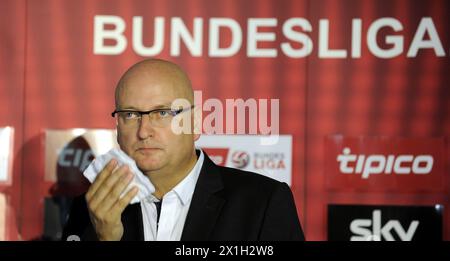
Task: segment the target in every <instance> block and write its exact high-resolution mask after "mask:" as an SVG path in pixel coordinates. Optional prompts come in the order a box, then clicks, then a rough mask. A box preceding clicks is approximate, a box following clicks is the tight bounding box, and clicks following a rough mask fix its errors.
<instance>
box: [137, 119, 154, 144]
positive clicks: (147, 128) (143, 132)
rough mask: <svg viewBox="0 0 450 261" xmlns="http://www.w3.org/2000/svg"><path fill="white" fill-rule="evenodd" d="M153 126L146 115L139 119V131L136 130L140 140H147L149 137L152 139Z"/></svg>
mask: <svg viewBox="0 0 450 261" xmlns="http://www.w3.org/2000/svg"><path fill="white" fill-rule="evenodd" d="M153 127H154V126H152V123H151V121H150V117H149V116H148V114H144V115H142V117H141V120H140V121H139V129H138V136H139V138H140V139H147V138H149V137H153V135H154V128H153Z"/></svg>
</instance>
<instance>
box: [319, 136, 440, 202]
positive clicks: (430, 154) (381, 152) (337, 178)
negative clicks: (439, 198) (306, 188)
mask: <svg viewBox="0 0 450 261" xmlns="http://www.w3.org/2000/svg"><path fill="white" fill-rule="evenodd" d="M446 159H447V157H446V150H445V142H444V139H443V138H421V139H408V138H386V137H384V138H383V137H380V138H376V137H359V138H353V137H344V136H342V135H334V136H329V137H327V138H326V139H325V175H326V182H327V188H328V189H330V190H335V191H365V192H393V193H402V192H416V193H424V192H443V191H444V189H445V188H446V184H445V183H444V176H445V173H447V172H448V170H447V166H446Z"/></svg>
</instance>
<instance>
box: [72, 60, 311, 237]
mask: <svg viewBox="0 0 450 261" xmlns="http://www.w3.org/2000/svg"><path fill="white" fill-rule="evenodd" d="M180 98H182V99H186V100H188V101H189V102H190V103H191V104H193V92H192V87H191V85H190V81H189V79H188V77H187V76H186V74H185V73H184V72H183V71H182V70H181V69H180V68H179V67H178V66H177V65H175V64H173V63H170V62H167V61H162V60H156V59H149V60H144V61H142V62H140V63H137V64H136V65H134V66H133V67H131V68H130V69H129V70H128V71H127V72H126V73H125V74H124V76H122V78H121V80H120V81H119V83H118V86H117V88H116V110H115V111H114V113H113V115H114V116H117V131H118V143H119V145H120V147H121V149H122V150H123V151H124V152H125V153H127V154H128V155H129V156H130V157H131V158H133V159H134V160H135V161H136V164H137V166H138V167H139V169H140V170H141V171H142V172H143V173H144V174H145V175H146V176H147V177H148V178H149V179H150V180H151V182H152V183H153V185H154V186H155V189H156V191H155V193H153V196H154V197H156V198H157V199H160V200H163V199H164V196H165V195H167V193H169V192H171V191H173V188H174V187H176V186H177V185H178V184H180V183H181V182H182V181H183V180H186V177H188V176H189V175H193V174H192V172H193V169H195V168H194V167H195V166H197V165H198V162H197V161H198V160H199V155H200V151H196V150H195V147H194V141H195V140H197V139H198V138H199V134H196V132H195V131H194V130H192V133H182V134H176V133H174V131H173V129H172V128H173V124H172V125H170V124H171V123H173V122H172V120H173V119H174V118H175V117H177V115H178V114H181V113H188V112H187V111H188V110H189V109H192V108H193V107H190V108H186V107H184V108H183V109H180V110H173V103H172V106H170V105H169V104H170V102H173V101H174V100H175V99H180ZM168 103H169V104H168ZM168 106H169V107H168ZM167 107H168V108H167ZM138 110H140V111H138ZM190 113H191V114H190V115H188V117H189V118H188V119H190V120H192V123H193V125H195V124H196V123H194V121H195V117H194V112H193V110H191V112H190ZM147 115H148V116H149V117H148V118H145V117H144V116H147ZM202 159H203V164H202V165H201V169H200V171H199V174H198V176H195V177H196V180H195V185H194V186H192V190H193V194H191V195H192V198H191V199H190V205H189V208H188V210H187V214H186V215H185V219H180V220H182V221H181V222H184V224H181V228H182V230H180V232H181V237H179V238H177V239H180V240H264V241H271V240H304V236H303V231H302V228H301V225H300V222H299V219H298V215H297V210H296V207H295V203H294V199H293V196H292V193H291V190H290V188H289V187H288V186H287V184H285V183H281V182H278V181H275V180H273V179H270V178H268V177H264V176H262V175H259V174H256V173H250V172H245V171H241V170H237V169H232V168H226V167H220V166H217V165H215V164H214V163H213V162H212V161H211V160H210V159H209V157H208V156H207V155H206V154H205V153H203V157H202ZM116 166H117V162H116V161H114V160H112V161H111V162H109V163H108V164H107V166H106V167H105V168H104V169H103V170H102V171H101V172H100V173H99V175H98V176H97V178H96V180H95V181H94V182H93V184H92V185H91V186H90V188H89V190H88V191H87V193H86V194H85V195H84V196H83V197H79V198H77V199H75V200H74V203H73V205H72V210H71V213H70V215H69V220H68V222H67V224H66V226H65V228H64V232H63V240H66V239H67V238H70V236H71V235H75V236H77V237H80V239H81V240H145V237H144V234H145V233H144V231H148V227H147V228H146V227H145V226H149V225H148V222H147V220H144V215H143V214H142V213H143V212H142V209H141V206H142V205H140V204H129V203H130V201H131V199H132V198H133V197H134V196H135V195H136V194H137V189H132V190H130V191H128V192H127V193H125V196H123V197H120V195H121V194H122V193H123V192H124V191H125V188H126V187H127V186H128V184H129V183H130V181H131V177H132V174H131V173H129V170H128V169H127V167H124V166H122V167H120V168H116ZM190 177H192V176H190ZM174 213H179V211H178V212H174ZM158 218H159V215H158ZM178 227H179V226H178ZM146 229H147V230H146Z"/></svg>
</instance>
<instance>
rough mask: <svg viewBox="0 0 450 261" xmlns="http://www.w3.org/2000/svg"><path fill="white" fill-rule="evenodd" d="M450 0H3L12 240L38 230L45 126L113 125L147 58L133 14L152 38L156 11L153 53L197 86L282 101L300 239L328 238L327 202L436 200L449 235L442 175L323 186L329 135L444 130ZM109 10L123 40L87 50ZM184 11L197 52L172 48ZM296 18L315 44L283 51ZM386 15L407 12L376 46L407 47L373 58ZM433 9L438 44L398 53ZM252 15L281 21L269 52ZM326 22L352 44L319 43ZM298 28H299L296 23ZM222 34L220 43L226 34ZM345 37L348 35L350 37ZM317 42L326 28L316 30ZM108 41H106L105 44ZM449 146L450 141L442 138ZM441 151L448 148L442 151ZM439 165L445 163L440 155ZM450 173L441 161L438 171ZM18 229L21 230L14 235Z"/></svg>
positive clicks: (0, 74) (338, 40)
mask: <svg viewBox="0 0 450 261" xmlns="http://www.w3.org/2000/svg"><path fill="white" fill-rule="evenodd" d="M449 10H450V6H449V2H448V1H445V0H442V1H437V0H435V1H400V0H396V1H375V0H372V1H355V0H343V1H332V0H320V1H309V0H303V1H295V0H292V1H289V0H287V1H275V0H262V1H238V0H231V1H216V0H214V1H208V0H194V1H175V0H170V1H163V0H151V1H102V0H95V1H87V0H86V1H56V0H54V1H52V0H43V1H25V0H18V1H17V0H15V1H13V0H2V1H1V2H0V57H1V59H0V109H1V111H2V112H1V113H0V126H6V125H9V126H13V127H14V128H15V142H14V165H13V183H12V185H8V186H5V185H0V192H2V193H5V194H6V195H8V198H9V199H10V200H9V203H10V204H11V206H12V209H13V211H12V213H10V214H8V219H7V222H8V223H7V224H8V227H11V229H9V230H8V235H7V239H20V238H21V239H33V238H37V237H39V236H40V234H41V233H42V229H43V225H42V224H43V198H44V197H45V196H46V195H48V189H49V187H50V186H51V185H52V184H48V183H46V182H44V165H43V164H44V148H43V142H42V138H43V131H44V130H45V129H47V128H58V129H65V128H109V129H112V128H114V127H115V126H114V121H113V119H112V118H111V117H109V113H110V112H111V111H112V110H113V107H114V97H113V91H114V87H115V84H116V82H117V80H118V78H119V77H120V75H121V74H122V73H123V72H124V71H125V70H126V68H128V67H129V66H130V65H132V64H133V63H135V62H137V61H139V60H141V59H143V58H144V57H143V56H141V55H139V54H137V53H136V52H135V51H134V50H133V48H132V19H133V17H134V16H142V17H143V21H144V22H143V25H144V30H143V34H144V42H145V44H146V45H148V46H151V44H152V42H153V40H154V39H153V31H154V29H153V25H154V18H155V17H157V16H160V17H164V18H165V22H166V24H165V27H164V28H165V34H164V47H163V50H162V52H161V53H160V54H159V55H157V57H159V58H163V59H169V60H172V61H174V62H176V63H178V64H180V65H181V66H182V67H183V68H184V69H185V70H186V71H187V73H188V74H189V75H190V77H191V80H192V82H193V86H194V88H195V89H198V90H202V91H203V98H204V99H207V98H217V99H220V100H225V99H227V98H232V99H237V98H243V99H248V98H255V99H259V98H261V99H269V98H272V99H280V133H282V134H291V135H293V174H292V179H293V180H292V189H293V192H294V196H295V200H296V203H297V207H298V213H299V215H300V218H301V221H302V224H303V226H304V229H305V233H306V237H307V239H309V240H325V239H326V238H327V235H326V231H327V226H326V222H327V221H326V206H327V204H330V203H335V204H336V203H351V204H353V203H358V204H400V205H408V204H413V205H414V204H415V205H431V204H444V206H445V212H444V220H445V222H444V230H445V232H444V238H445V239H447V240H448V239H450V215H449V214H450V212H449V209H450V204H449V203H450V202H449V195H450V192H449V186H448V185H446V187H445V190H444V191H443V192H440V193H431V194H430V193H422V194H420V193H416V194H411V193H410V194H401V193H400V194H399V193H395V191H394V192H392V193H364V192H360V193H350V194H349V193H341V192H329V191H327V190H326V187H325V185H324V184H325V174H326V173H325V172H324V153H325V152H324V138H325V137H326V136H327V135H330V134H336V133H337V134H342V135H344V136H352V137H354V136H356V137H359V136H369V137H370V136H388V137H406V138H411V139H415V138H425V137H448V136H449V134H450V116H449V115H450V106H449V95H450V94H449V93H450V91H449V82H450V76H449V73H448V72H449V61H450V59H449V56H450V50H449V46H450V45H449V44H450V43H449V41H450V39H449V35H450V34H449V24H450V21H449V19H450V18H449V16H448V14H449ZM98 15H112V16H118V17H120V18H122V19H123V20H124V21H125V24H126V29H125V33H124V35H125V36H126V39H127V40H128V45H127V48H126V49H125V51H124V52H122V53H120V54H117V55H100V54H94V51H93V45H94V44H93V42H94V17H95V16H98ZM173 17H180V18H181V19H182V20H183V21H184V22H185V23H186V25H187V27H188V28H189V29H190V30H192V28H193V19H194V18H196V17H197V18H202V19H203V30H202V31H203V40H202V42H203V48H202V51H203V52H202V54H201V55H200V56H194V55H192V54H191V53H190V52H189V50H188V49H187V48H186V46H184V45H183V44H182V46H181V53H180V55H179V56H174V55H173V54H171V52H170V41H171V38H170V26H169V25H170V19H171V18H173ZM213 17H226V18H232V19H234V20H235V21H237V22H238V24H239V25H240V27H241V29H242V35H243V37H242V40H243V42H242V46H241V48H240V50H239V51H238V52H237V53H236V54H235V55H233V56H231V57H223V58H221V57H210V56H209V55H208V37H209V34H208V20H209V19H210V18H213ZM293 17H302V18H305V19H306V20H307V21H309V23H310V24H311V27H312V30H311V32H306V34H307V35H308V36H309V37H310V39H311V40H312V44H313V49H312V51H311V53H310V54H309V55H306V56H305V57H299V58H294V57H289V56H288V55H286V54H285V53H284V52H283V50H282V49H281V45H282V43H284V42H289V43H291V46H292V47H293V48H297V49H299V48H302V45H301V44H300V43H298V42H295V41H292V39H288V37H287V36H286V34H285V33H283V23H284V22H285V21H287V20H288V19H290V18H293ZM382 17H392V18H395V19H397V20H398V21H399V22H400V23H401V24H402V27H403V28H402V30H399V31H398V32H395V31H394V30H393V29H392V28H385V29H383V30H380V31H379V33H378V38H377V39H378V44H379V46H380V47H382V48H385V49H388V48H390V47H391V45H389V44H386V43H385V41H384V39H385V38H386V36H388V35H399V36H402V37H403V45H404V47H403V49H404V50H403V51H402V52H401V53H400V54H399V55H397V56H395V57H392V58H388V59H384V58H380V57H377V56H376V55H374V54H373V52H372V51H371V50H370V49H369V48H368V47H367V34H368V33H367V32H368V30H369V27H370V26H371V25H372V24H373V23H374V21H376V20H377V19H380V18H382ZM424 17H431V18H432V20H433V23H434V26H435V28H436V31H437V33H438V35H439V39H440V41H441V43H442V46H443V48H444V52H445V55H444V56H439V55H437V54H436V52H435V51H434V50H433V49H431V48H423V49H420V50H419V51H418V53H417V55H416V56H415V57H407V52H408V49H409V48H410V45H411V42H412V41H413V37H414V35H415V33H416V30H417V28H418V26H419V24H420V22H421V19H422V18H424ZM249 18H275V19H276V21H277V25H276V26H266V27H265V28H261V29H260V30H261V31H262V32H272V33H274V34H275V36H276V39H275V40H273V41H267V42H262V43H260V45H259V47H260V48H272V49H274V50H277V55H276V57H261V58H255V57H249V56H248V55H247V42H248V41H249V39H248V38H247V37H246V35H247V33H248V29H247V24H248V19H249ZM354 18H359V19H361V20H362V26H361V32H362V33H361V35H362V37H361V43H362V44H361V55H360V57H356V58H355V57H352V56H351V52H352V19H354ZM321 19H327V20H328V21H329V48H330V49H342V50H346V51H347V57H345V58H328V57H323V56H322V55H320V54H319V51H318V50H319V44H320V43H319V42H320V40H319V38H320V37H319V28H320V26H319V22H320V20H321ZM295 30H296V31H298V32H305V30H304V28H303V29H302V28H298V27H296V28H295ZM230 37H231V34H230V33H229V32H227V31H225V32H223V35H222V40H221V44H223V45H224V46H227V45H228V44H229V43H230V42H231V39H230ZM353 37H354V36H353ZM322 40H323V39H322ZM109 44H114V42H110V43H109ZM445 146H446V148H447V155H450V154H448V152H450V147H449V146H448V142H447V143H446V145H445ZM447 162H448V157H447ZM447 164H448V163H447ZM441 175H444V177H445V181H446V182H447V184H448V183H449V181H450V179H449V172H448V167H447V168H446V171H444V172H442V173H441ZM19 235H20V237H19Z"/></svg>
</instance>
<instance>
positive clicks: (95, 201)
mask: <svg viewBox="0 0 450 261" xmlns="http://www.w3.org/2000/svg"><path fill="white" fill-rule="evenodd" d="M127 172H128V166H126V165H123V166H121V167H120V168H118V169H117V170H116V171H114V173H113V174H112V175H109V176H108V178H107V179H106V180H105V181H103V182H102V185H101V187H100V188H98V189H97V191H96V192H95V194H94V195H92V197H91V198H90V202H88V203H89V206H90V208H91V209H92V210H94V209H96V208H97V207H98V206H99V205H100V204H102V201H103V200H104V199H105V197H106V196H107V195H108V194H109V192H110V191H111V190H112V188H113V187H114V185H115V184H116V182H118V181H119V180H120V178H122V177H123V176H125V174H126V173H127ZM109 196H111V195H109ZM114 200H117V198H116V199H114Z"/></svg>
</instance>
